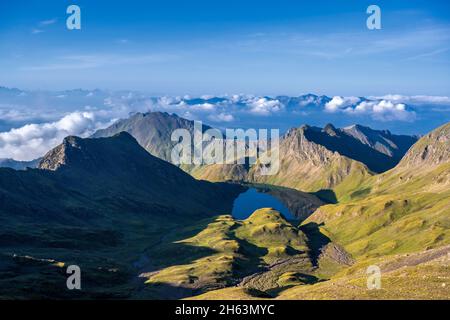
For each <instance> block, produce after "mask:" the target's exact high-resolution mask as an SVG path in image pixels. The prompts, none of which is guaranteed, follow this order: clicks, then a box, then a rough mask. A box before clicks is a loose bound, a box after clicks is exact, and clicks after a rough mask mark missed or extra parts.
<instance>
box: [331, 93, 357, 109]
mask: <svg viewBox="0 0 450 320" xmlns="http://www.w3.org/2000/svg"><path fill="white" fill-rule="evenodd" d="M360 100H361V99H360V98H358V97H341V96H334V97H333V98H332V99H331V100H330V101H329V102H327V103H326V104H325V111H328V112H336V111H339V110H345V109H347V108H348V107H350V106H351V105H354V104H356V103H358V102H359V101H360Z"/></svg>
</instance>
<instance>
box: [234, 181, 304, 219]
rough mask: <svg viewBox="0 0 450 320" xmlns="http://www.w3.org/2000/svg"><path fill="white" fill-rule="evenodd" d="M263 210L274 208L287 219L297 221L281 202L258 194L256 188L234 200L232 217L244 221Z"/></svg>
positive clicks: (266, 195) (268, 195)
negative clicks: (258, 210)
mask: <svg viewBox="0 0 450 320" xmlns="http://www.w3.org/2000/svg"><path fill="white" fill-rule="evenodd" d="M261 208H274V209H275V210H278V211H279V212H281V213H282V214H283V216H284V217H285V218H286V219H288V220H297V218H296V217H295V216H294V215H293V214H292V213H291V212H290V211H289V209H288V208H287V207H286V206H285V205H284V204H283V203H282V202H281V201H280V200H278V199H277V198H275V197H274V196H272V195H270V194H268V193H263V192H258V190H257V189H255V188H250V189H248V190H247V191H246V192H244V193H241V194H240V195H239V196H238V197H237V198H236V199H235V200H234V203H233V211H232V215H233V217H234V218H236V219H239V220H242V219H246V218H248V217H249V216H250V215H251V214H252V213H253V212H254V211H255V210H257V209H261Z"/></svg>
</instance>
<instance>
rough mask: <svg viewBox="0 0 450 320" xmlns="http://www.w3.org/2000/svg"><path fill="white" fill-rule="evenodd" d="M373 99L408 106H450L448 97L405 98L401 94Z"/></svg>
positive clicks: (420, 96) (418, 96) (419, 96)
mask: <svg viewBox="0 0 450 320" xmlns="http://www.w3.org/2000/svg"><path fill="white" fill-rule="evenodd" d="M371 98H372V99H384V100H390V101H394V102H397V103H399V102H401V103H407V104H417V105H419V104H446V105H450V97H447V96H426V95H417V96H404V95H401V94H388V95H385V96H381V97H371Z"/></svg>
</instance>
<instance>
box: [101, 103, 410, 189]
mask: <svg viewBox="0 0 450 320" xmlns="http://www.w3.org/2000/svg"><path fill="white" fill-rule="evenodd" d="M175 129H187V130H188V131H189V132H190V133H191V134H192V133H193V130H194V122H193V121H189V120H186V119H183V118H180V117H178V116H176V115H174V114H172V115H169V114H168V113H161V112H150V113H145V114H142V113H138V114H135V115H133V116H132V117H130V118H129V119H125V120H120V121H118V122H117V123H115V124H114V125H112V126H111V127H109V128H107V129H104V130H99V131H98V132H96V133H95V134H94V135H93V137H105V136H111V135H113V134H115V133H117V132H119V131H127V132H128V133H130V134H131V135H133V136H134V137H135V138H136V140H137V141H138V142H139V144H140V145H141V146H142V147H144V148H145V149H146V150H147V151H148V152H150V153H151V154H153V155H155V156H157V157H159V158H161V159H163V160H166V161H171V150H172V148H173V146H174V145H175V143H174V142H172V141H171V134H172V132H173V130H175ZM207 129H210V127H208V126H204V127H203V130H207ZM415 141H416V138H415V137H408V136H397V135H392V134H391V133H390V132H388V131H377V130H372V129H370V128H367V127H363V126H359V125H355V126H352V127H348V128H345V129H337V128H335V127H334V126H333V125H331V124H328V125H326V126H325V127H324V128H323V129H322V128H318V127H311V126H306V125H305V126H302V127H301V128H295V129H291V130H289V131H288V132H287V133H286V135H285V136H283V137H282V138H281V139H280V149H279V154H280V161H281V166H280V170H279V172H278V173H277V174H276V175H273V176H265V175H263V174H261V171H262V170H263V167H262V166H259V165H255V166H253V167H249V166H248V165H242V164H231V165H227V164H212V165H183V166H181V168H182V169H183V170H185V171H186V172H188V173H190V174H191V175H192V176H194V177H196V178H197V179H202V180H209V181H228V180H232V181H247V182H257V183H270V184H275V185H281V186H286V187H291V188H296V189H299V190H303V191H318V190H321V189H330V188H334V187H336V186H337V185H339V184H341V183H342V182H344V180H346V179H347V177H349V176H352V179H353V180H354V181H359V180H360V179H361V178H363V177H365V176H368V175H370V173H369V171H373V172H382V171H385V170H388V169H390V168H392V167H394V166H395V165H396V164H397V162H398V161H399V160H400V158H401V157H402V156H403V154H404V153H405V152H406V150H407V149H408V148H409V147H410V146H411V145H412V144H413V143H414V142H415ZM250 156H253V155H250ZM365 165H366V166H367V167H368V168H369V170H368V169H367V167H366V166H365ZM349 180H350V178H349Z"/></svg>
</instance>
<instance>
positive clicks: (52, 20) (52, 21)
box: [39, 18, 58, 26]
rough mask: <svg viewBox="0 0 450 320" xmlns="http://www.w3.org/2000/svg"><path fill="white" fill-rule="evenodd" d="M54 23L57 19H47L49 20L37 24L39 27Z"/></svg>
mask: <svg viewBox="0 0 450 320" xmlns="http://www.w3.org/2000/svg"><path fill="white" fill-rule="evenodd" d="M56 21H58V19H56V18H54V19H49V20H43V21H41V22H39V24H40V25H41V26H48V25H51V24H54V23H56Z"/></svg>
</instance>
